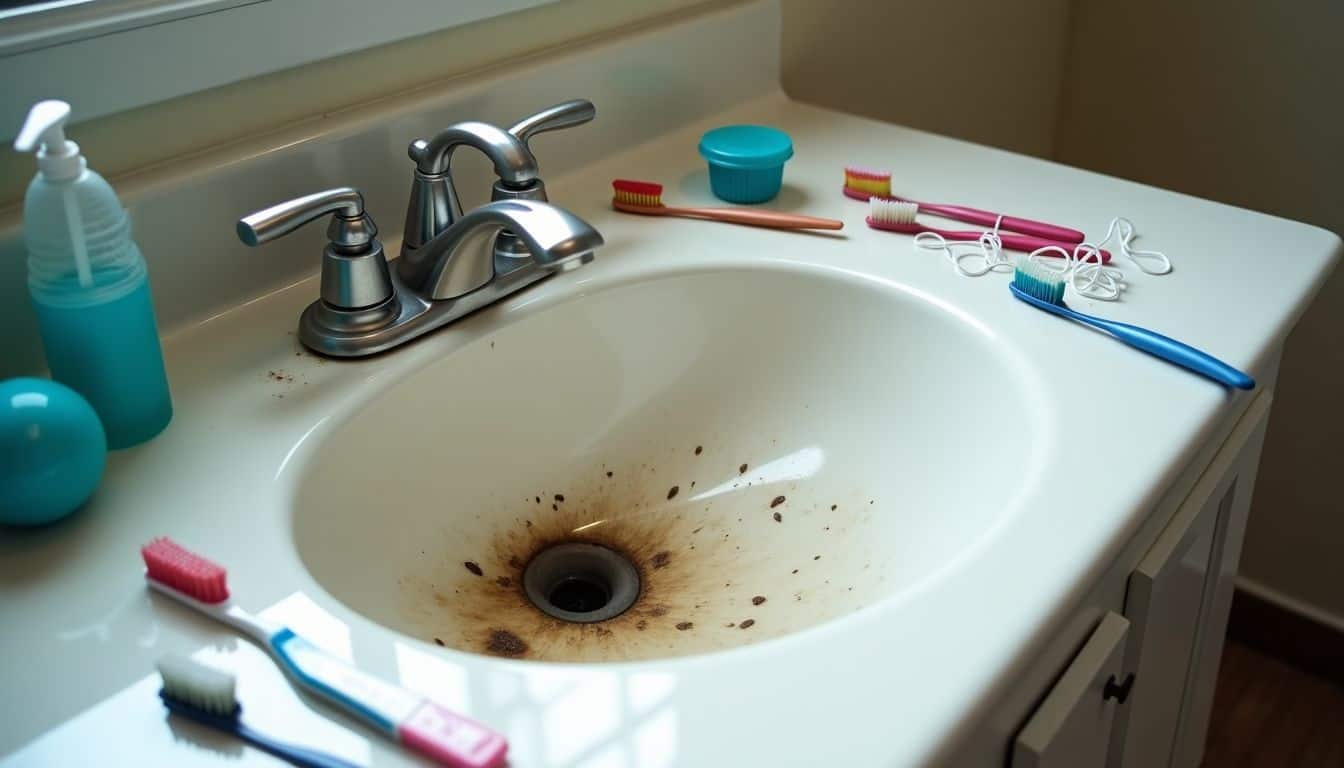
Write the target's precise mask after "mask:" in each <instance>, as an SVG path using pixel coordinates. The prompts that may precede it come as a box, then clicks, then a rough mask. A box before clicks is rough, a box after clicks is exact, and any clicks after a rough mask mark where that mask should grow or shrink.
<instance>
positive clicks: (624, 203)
mask: <svg viewBox="0 0 1344 768" xmlns="http://www.w3.org/2000/svg"><path fill="white" fill-rule="evenodd" d="M611 186H612V189H614V190H615V194H614V195H613V196H612V198H611V207H612V208H615V209H616V210H618V211H624V212H625V213H639V214H644V215H646V216H680V217H682V218H688V219H712V220H714V221H726V222H730V223H732V224H746V225H747V226H751V227H770V228H772V229H841V228H843V227H844V226H845V223H844V222H843V221H841V220H839V219H821V218H817V217H815V216H800V215H798V214H793V213H780V212H778V211H761V210H756V209H754V208H674V207H671V206H667V205H663V185H662V184H654V183H653V182H649V181H630V180H628V179H617V180H615V181H613V182H611Z"/></svg>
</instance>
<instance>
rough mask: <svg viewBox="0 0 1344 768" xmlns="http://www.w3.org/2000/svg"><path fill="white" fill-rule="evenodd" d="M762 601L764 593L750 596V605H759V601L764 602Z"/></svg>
mask: <svg viewBox="0 0 1344 768" xmlns="http://www.w3.org/2000/svg"><path fill="white" fill-rule="evenodd" d="M764 602H765V595H757V596H755V597H753V598H751V604H752V605H760V604H761V603H764Z"/></svg>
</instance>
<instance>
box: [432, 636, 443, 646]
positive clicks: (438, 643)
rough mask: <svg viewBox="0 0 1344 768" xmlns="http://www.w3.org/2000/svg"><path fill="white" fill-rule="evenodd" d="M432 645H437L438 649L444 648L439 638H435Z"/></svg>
mask: <svg viewBox="0 0 1344 768" xmlns="http://www.w3.org/2000/svg"><path fill="white" fill-rule="evenodd" d="M434 644H435V645H437V646H439V647H440V648H442V647H444V646H443V640H442V639H441V638H437V637H436V638H434Z"/></svg>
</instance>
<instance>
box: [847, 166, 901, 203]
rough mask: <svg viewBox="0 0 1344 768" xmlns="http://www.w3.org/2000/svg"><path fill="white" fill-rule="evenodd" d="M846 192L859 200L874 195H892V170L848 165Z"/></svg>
mask: <svg viewBox="0 0 1344 768" xmlns="http://www.w3.org/2000/svg"><path fill="white" fill-rule="evenodd" d="M844 193H845V194H846V195H847V196H849V197H853V198H856V199H859V200H866V199H868V198H869V197H872V196H873V195H877V196H879V197H891V172H890V171H876V170H873V169H871V168H859V167H856V166H852V165H851V166H848V167H846V168H845V186H844Z"/></svg>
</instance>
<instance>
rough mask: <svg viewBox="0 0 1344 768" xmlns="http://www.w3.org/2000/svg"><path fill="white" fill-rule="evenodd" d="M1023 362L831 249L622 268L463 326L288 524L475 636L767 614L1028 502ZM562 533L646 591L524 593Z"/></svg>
mask: <svg viewBox="0 0 1344 768" xmlns="http://www.w3.org/2000/svg"><path fill="white" fill-rule="evenodd" d="M1005 300H1007V299H1006V298H1005ZM1024 370H1025V366H1022V365H1021V364H1020V363H1019V362H1018V361H1017V359H1016V357H1015V356H1014V355H1013V354H1012V353H1010V352H1008V351H1006V350H1005V348H1004V346H1003V344H1002V342H1001V341H999V340H997V339H996V338H995V335H994V333H993V331H992V330H990V329H987V328H984V327H982V326H979V325H978V324H977V323H975V321H973V320H971V319H969V318H967V317H965V316H963V315H961V314H960V313H958V312H956V311H955V310H953V309H950V308H947V307H944V306H942V305H940V304H938V303H936V302H935V301H933V300H930V299H929V298H927V297H923V296H920V295H918V294H915V293H912V292H909V291H907V290H905V289H902V288H901V287H899V286H893V285H889V284H883V283H879V282H875V281H873V280H869V279H860V278H854V277H850V276H848V275H844V274H841V273H832V272H821V271H801V270H797V269H789V270H784V269H768V270H762V269H756V270H729V271H716V272H695V273H683V274H677V275H673V276H668V277H661V278H657V279H650V280H647V281H644V282H636V283H629V284H624V285H618V286H615V287H612V288H607V289H603V290H599V291H596V292H594V293H590V294H588V295H584V296H581V297H579V298H576V299H574V300H571V301H568V302H565V303H562V304H560V305H558V306H556V307H554V308H551V309H547V310H544V311H540V312H537V313H535V314H533V315H530V316H528V317H526V318H525V319H522V320H520V321H518V322H516V323H513V324H511V325H507V326H505V327H503V328H501V329H500V330H498V331H497V332H495V333H493V334H490V335H488V336H486V337H483V338H481V339H479V340H478V341H476V342H473V343H471V344H469V345H467V346H465V347H463V348H461V349H460V350H458V351H456V352H454V353H453V354H451V355H449V356H447V357H446V358H444V359H442V360H439V361H437V362H435V363H433V364H431V365H429V366H427V367H425V368H423V369H422V370H420V371H418V372H417V373H415V374H413V375H412V376H410V377H409V378H407V379H405V380H403V381H401V382H400V383H398V384H396V385H395V386H393V387H391V388H389V389H387V390H386V391H385V392H383V393H382V394H381V395H380V396H378V397H377V398H376V399H374V400H373V401H372V402H370V403H369V404H368V405H367V407H365V408H363V409H362V410H360V411H359V412H358V413H356V414H355V416H354V417H353V418H352V419H350V420H349V421H348V422H346V423H345V424H343V425H341V426H339V427H337V428H335V429H334V430H333V431H332V432H331V433H330V434H329V435H328V436H327V437H326V439H325V440H324V442H323V443H322V444H321V445H320V446H319V447H318V448H317V449H316V450H315V451H314V452H313V454H312V459H311V461H310V463H309V465H308V466H307V468H306V469H305V472H304V476H303V479H302V481H301V483H300V487H299V490H298V493H297V497H296V499H295V507H294V516H295V517H294V534H295V539H296V543H297V546H298V549H299V552H300V554H301V556H302V558H303V561H304V563H305V564H306V565H307V567H308V568H309V569H310V571H311V572H312V573H313V575H314V576H315V578H316V579H317V581H318V582H319V583H321V584H322V585H323V586H324V588H326V589H327V590H328V591H329V592H330V593H331V595H332V596H334V597H335V598H337V599H338V600H340V601H342V602H344V603H345V604H347V605H348V606H350V607H351V608H352V609H354V610H356V611H358V612H360V613H362V614H364V615H365V616H367V617H368V618H370V619H371V620H373V621H375V622H378V623H381V624H383V625H385V626H387V627H390V628H392V629H394V630H397V631H399V632H403V633H406V634H407V635H411V636H414V637H417V638H420V639H422V640H425V641H428V642H436V641H437V642H439V643H440V644H443V645H445V646H448V647H453V648H458V649H461V650H465V651H470V652H476V653H493V654H496V655H502V656H509V657H515V658H524V659H535V660H553V661H554V660H559V661H599V660H602V661H605V660H634V659H650V658H659V657H669V656H679V655H686V654H693V653H702V652H708V651H714V650H719V649H726V648H730V647H734V646H740V645H744V644H748V643H753V642H759V641H762V640H766V639H768V638H772V637H778V636H781V635H785V634H789V633H792V632H797V631H800V630H804V629H807V628H809V627H814V626H817V625H820V624H823V623H825V622H829V621H832V620H835V619H837V618H839V617H843V616H845V615H847V614H850V613H852V612H854V611H856V610H859V609H860V608H863V607H865V606H871V605H873V604H875V603H878V602H879V601H884V600H891V599H893V598H894V597H896V596H898V595H900V594H902V593H904V592H907V591H909V590H912V589H914V588H916V587H917V586H920V585H925V586H927V585H929V584H931V583H934V582H936V580H937V575H938V574H939V572H940V571H943V570H945V569H946V568H948V567H949V566H950V565H951V564H953V563H954V561H956V560H957V559H958V558H959V557H961V556H963V555H966V554H968V553H969V551H970V550H971V549H972V548H973V547H974V546H975V545H976V544H977V542H982V541H984V540H985V539H986V537H987V536H988V535H989V534H990V533H991V532H992V531H993V529H995V527H996V525H998V524H999V523H1001V522H1002V521H1004V520H1005V519H1006V518H1007V517H1008V516H1009V515H1010V514H1011V511H1012V510H1013V508H1014V504H1015V502H1014V497H1015V496H1017V495H1018V493H1019V492H1020V491H1021V490H1022V485H1023V483H1025V482H1028V481H1027V480H1026V479H1025V478H1026V477H1027V476H1028V475H1029V474H1030V472H1029V464H1030V462H1031V458H1030V457H1032V456H1034V455H1035V448H1036V446H1037V443H1038V441H1039V439H1040V435H1039V434H1038V433H1037V432H1036V431H1035V430H1034V427H1033V425H1034V424H1035V423H1036V422H1037V419H1036V418H1035V416H1036V415H1038V410H1037V409H1039V408H1040V405H1039V403H1038V402H1037V400H1036V399H1035V398H1034V397H1033V396H1032V395H1031V387H1030V380H1029V378H1028V375H1027V374H1025V373H1023V371H1024ZM563 541H580V542H591V543H597V544H601V545H604V546H605V547H608V548H609V549H611V550H614V551H616V552H619V553H622V554H624V555H625V556H627V557H628V558H629V560H630V561H632V562H633V564H634V565H635V570H636V571H637V572H638V574H639V576H640V585H639V587H638V594H639V597H638V599H637V600H636V601H635V603H634V605H633V606H631V607H630V608H629V609H628V610H626V611H625V612H624V613H621V614H620V615H619V616H617V617H616V618H613V619H610V620H606V621H601V622H597V623H570V622H566V621H562V620H559V619H556V618H552V617H551V616H548V615H547V614H545V613H543V612H542V611H541V610H539V609H538V608H536V607H535V606H534V605H533V603H532V602H529V600H528V599H527V597H526V595H525V593H524V590H523V588H522V586H521V582H522V574H523V568H524V566H525V565H526V564H527V563H528V562H529V561H530V560H531V558H532V556H533V555H534V554H535V553H537V552H538V551H539V550H542V549H544V548H545V547H546V546H548V545H551V544H554V543H557V542H563ZM478 571H479V573H478ZM606 586H608V587H611V585H606ZM762 598H763V599H762Z"/></svg>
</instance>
